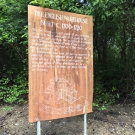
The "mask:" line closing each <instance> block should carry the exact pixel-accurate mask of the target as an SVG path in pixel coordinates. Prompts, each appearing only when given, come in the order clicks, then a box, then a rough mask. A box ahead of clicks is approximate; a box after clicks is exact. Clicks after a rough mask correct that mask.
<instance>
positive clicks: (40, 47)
mask: <svg viewBox="0 0 135 135" xmlns="http://www.w3.org/2000/svg"><path fill="white" fill-rule="evenodd" d="M92 27H93V26H92V17H91V16H86V15H80V14H74V13H68V12H63V11H57V10H52V9H47V8H41V7H36V6H31V5H29V6H28V36H29V49H28V50H29V121H30V122H36V121H42V120H51V119H58V118H64V117H70V116H75V115H80V114H84V113H89V112H91V111H92V97H93V30H92Z"/></svg>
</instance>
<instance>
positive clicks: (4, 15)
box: [0, 0, 29, 103]
mask: <svg viewBox="0 0 135 135" xmlns="http://www.w3.org/2000/svg"><path fill="white" fill-rule="evenodd" d="M28 3H29V1H26V0H19V1H17V2H16V1H15V0H11V1H8V0H4V1H0V9H1V12H0V17H1V19H0V100H1V101H3V102H7V103H19V102H22V101H24V100H25V99H26V97H27V93H28V90H27V89H28V86H27V85H28V79H27V78H28V77H27V74H28V73H27V63H28V60H27V43H28V41H27V37H28V36H27V4H28Z"/></svg>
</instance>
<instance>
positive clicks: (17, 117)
mask: <svg viewBox="0 0 135 135" xmlns="http://www.w3.org/2000/svg"><path fill="white" fill-rule="evenodd" d="M36 134H37V133H36V123H29V122H28V105H27V104H24V105H20V106H19V105H18V106H17V105H15V106H8V105H0V135H36ZM87 134H88V135H135V103H134V102H132V103H128V104H117V105H113V106H109V107H108V109H107V110H106V111H97V110H94V111H93V113H90V114H88V115H87ZM41 135H83V115H81V116H76V117H71V118H65V119H58V120H53V121H43V122H41Z"/></svg>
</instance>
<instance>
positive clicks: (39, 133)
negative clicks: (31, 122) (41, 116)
mask: <svg viewBox="0 0 135 135" xmlns="http://www.w3.org/2000/svg"><path fill="white" fill-rule="evenodd" d="M37 135H41V126H40V121H38V122H37Z"/></svg>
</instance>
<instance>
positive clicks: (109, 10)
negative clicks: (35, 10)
mask: <svg viewBox="0 0 135 135" xmlns="http://www.w3.org/2000/svg"><path fill="white" fill-rule="evenodd" d="M29 3H30V4H32V5H37V6H42V7H47V8H52V9H57V10H62V11H68V12H75V13H79V14H86V15H92V16H93V18H94V22H93V23H94V81H95V85H94V105H95V106H98V105H99V104H102V105H106V104H110V103H114V102H115V101H116V100H117V99H118V98H119V99H121V100H123V99H126V98H130V99H135V0H111V1H109V0H93V1H92V0H88V1H87V0H82V1H81V0H68V1H67V0H32V1H31V0H18V1H17V2H16V1H15V0H10V1H9V0H0V11H1V12H0V100H1V101H4V102H7V103H14V102H16V103H19V102H22V101H24V100H26V98H27V93H28V88H27V87H28V79H27V78H28V77H27V76H28V71H27V65H28V64H27V63H28V59H27V48H28V45H27V44H28V39H27V5H28V4H29Z"/></svg>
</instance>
